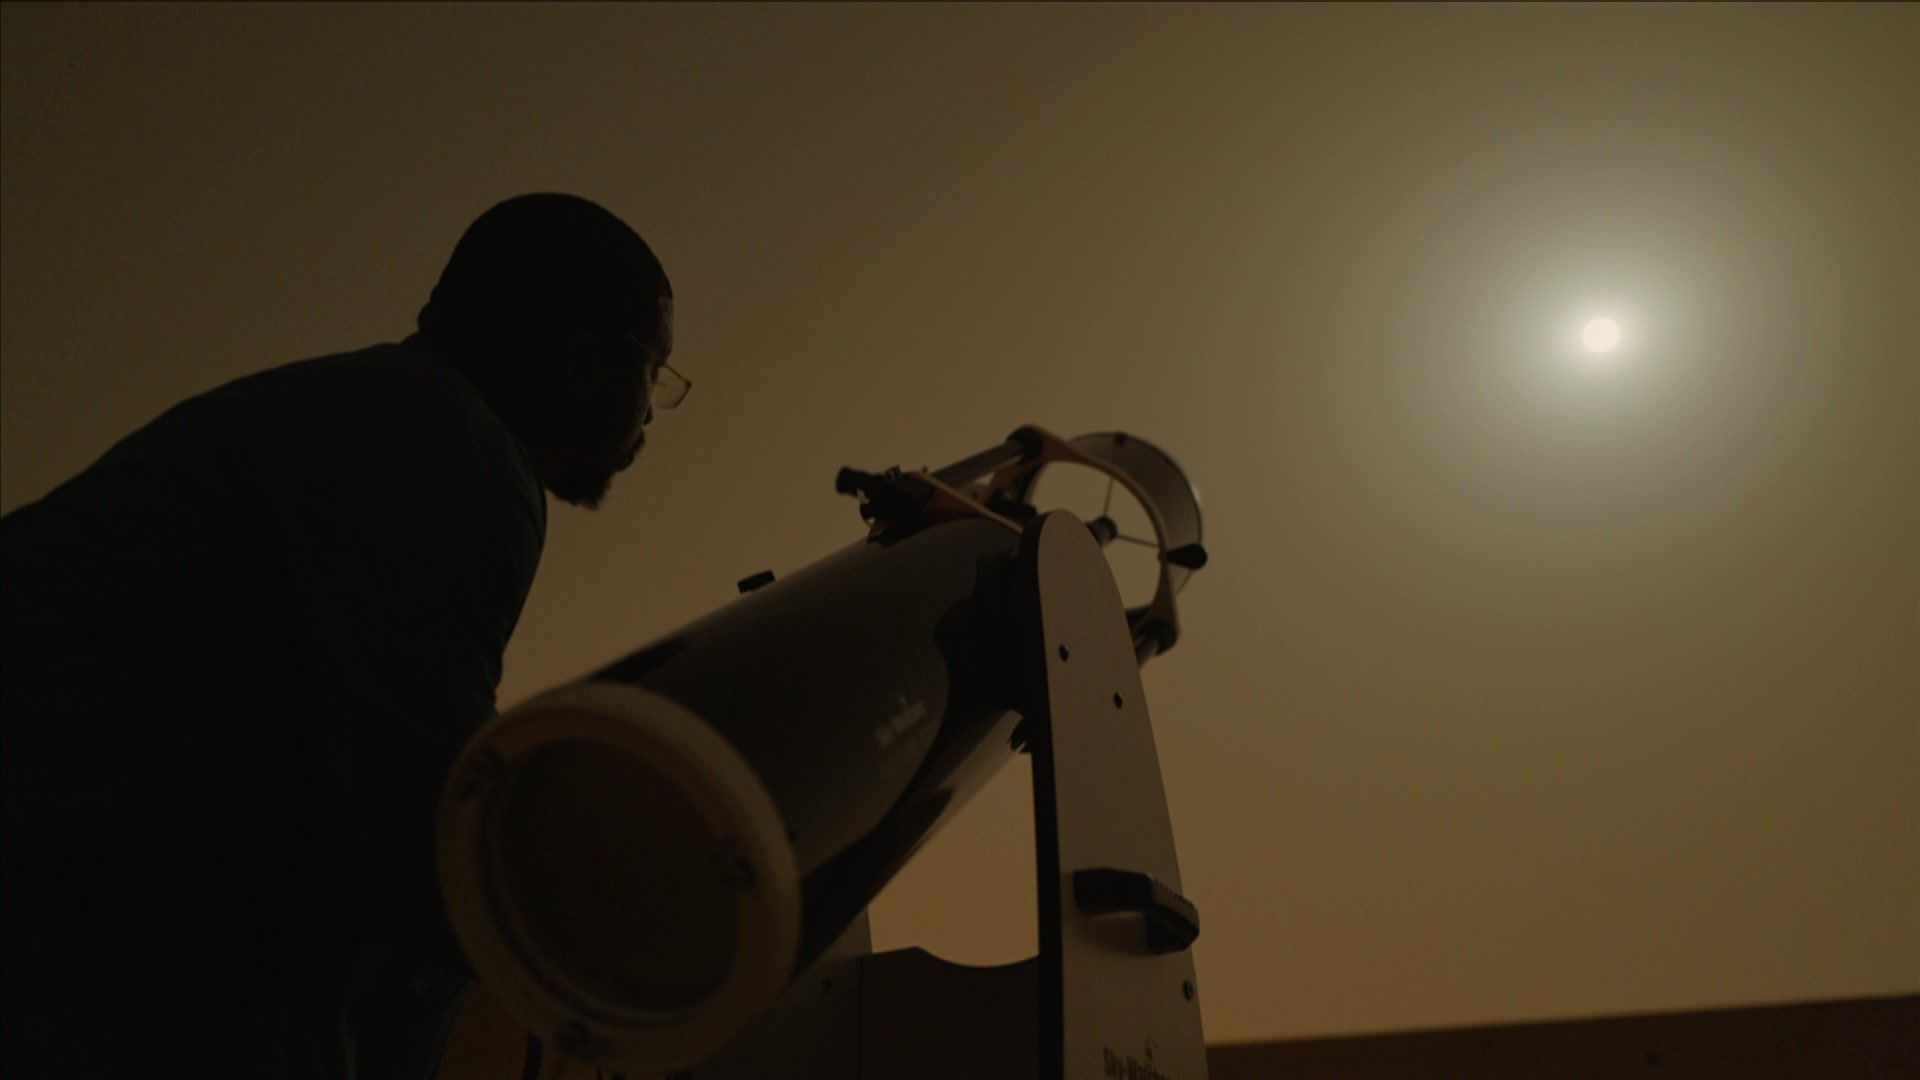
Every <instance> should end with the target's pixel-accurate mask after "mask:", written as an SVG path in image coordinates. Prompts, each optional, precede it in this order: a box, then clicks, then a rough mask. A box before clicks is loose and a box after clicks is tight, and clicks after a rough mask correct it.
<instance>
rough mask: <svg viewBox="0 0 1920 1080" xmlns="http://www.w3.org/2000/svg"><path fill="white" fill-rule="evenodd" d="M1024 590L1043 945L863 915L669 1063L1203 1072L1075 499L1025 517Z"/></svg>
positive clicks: (1194, 928)
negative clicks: (967, 941) (871, 926)
mask: <svg viewBox="0 0 1920 1080" xmlns="http://www.w3.org/2000/svg"><path fill="white" fill-rule="evenodd" d="M1016 575H1017V580H1016V581H1015V582H1014V583H1013V584H1014V585H1015V588H1014V589H1013V590H1012V591H1013V592H1014V593H1015V594H1016V595H1017V596H1019V597H1020V598H1021V600H1022V602H1023V604H1024V605H1025V607H1026V610H1024V611H1020V612H1017V614H1016V621H1017V622H1019V623H1021V624H1023V629H1024V632H1025V633H1026V634H1027V635H1028V638H1027V640H1026V641H1025V642H1024V643H1023V648H1024V651H1025V653H1026V654H1027V655H1028V656H1029V657H1030V658H1031V661H1032V664H1033V667H1032V669H1031V670H1030V671H1028V672H1027V673H1026V679H1025V682H1026V686H1027V689H1026V691H1025V697H1026V700H1024V701H1022V702H1021V703H1020V706H1021V707H1020V711H1021V713H1022V715H1023V716H1024V717H1025V719H1026V720H1027V721H1028V723H1027V725H1026V729H1027V730H1028V731H1029V732H1030V734H1029V736H1028V737H1029V738H1030V739H1031V740H1032V747H1031V748H1032V751H1033V783H1034V833H1035V848H1036V854H1037V857H1038V862H1039V874H1038V879H1037V880H1038V882H1039V916H1040V953H1039V955H1038V956H1035V957H1033V958H1031V959H1028V960H1026V961H1023V962H1021V963H1017V964H1007V965H1002V966H999V967H966V966H962V965H958V964H951V963H948V962H946V961H944V960H941V959H939V958H937V957H935V956H933V955H931V954H929V953H927V952H925V951H924V950H921V949H896V950H893V951H890V952H885V953H881V954H878V955H873V954H872V953H871V948H872V944H871V939H870V936H869V934H868V930H867V922H866V919H865V917H864V916H863V917H862V918H861V919H860V920H859V922H857V923H856V924H855V925H854V926H853V927H852V928H851V929H850V930H848V932H847V933H846V934H845V935H844V936H843V937H842V938H841V940H840V941H839V942H837V943H836V944H835V945H834V946H833V947H832V948H831V949H830V950H829V951H828V952H827V953H826V955H824V956H823V957H822V958H821V959H820V960H819V961H817V962H816V963H815V964H814V965H813V967H812V968H811V969H810V970H809V971H808V972H807V973H806V974H805V975H803V976H801V977H800V978H799V979H797V980H795V982H794V984H793V986H792V987H791V988H790V989H789V990H788V992H787V995H786V997H785V998H783V999H782V1000H781V1003H780V1005H779V1006H778V1007H776V1008H775V1010H774V1012H773V1013H772V1015H770V1016H769V1017H768V1019H767V1020H766V1021H765V1022H764V1023H762V1024H761V1025H760V1026H759V1027H758V1028H756V1029H755V1030H754V1031H753V1032H751V1033H750V1034H748V1035H747V1036H746V1037H745V1038H743V1039H742V1040H741V1041H740V1042H739V1043H737V1044H735V1045H734V1046H733V1047H731V1048H729V1049H728V1050H727V1051H725V1052H724V1053H722V1054H721V1055H720V1056H719V1057H718V1058H716V1059H714V1060H713V1061H710V1062H708V1063H706V1064H704V1065H701V1066H698V1067H696V1068H694V1069H691V1070H688V1071H685V1072H678V1073H673V1074H670V1075H669V1076H668V1077H667V1078H666V1080H748V1078H759V1077H769V1076H782V1077H791V1078H794V1080H893V1078H904V1077H913V1078H915V1080H985V1078H995V1080H1205V1077H1206V1075H1207V1066H1206V1045H1205V1040H1204V1038H1203V1036H1202V1033H1201V1027H1200V1004H1199V994H1198V990H1197V989H1196V987H1195V982H1194V972H1193V954H1192V952H1191V951H1190V950H1189V946H1190V945H1191V944H1192V943H1193V940H1194V938H1195V937H1196V936H1197V935H1198V933H1199V918H1198V915H1197V914H1196V913H1195V911H1194V908H1193V906H1192V905H1191V904H1189V903H1188V902H1187V901H1186V900H1185V899H1184V898H1183V897H1182V896H1181V895H1180V892H1179V890H1180V869H1179V865H1178V863H1177V861H1176V858H1175V854H1174V844H1173V825H1172V821H1171V819H1170V818H1169V817H1168V813H1167V799H1166V791H1165V788H1164V787H1163V785H1162V783H1161V779H1160V761H1159V757H1158V755H1157V754H1156V753H1155V751H1154V744H1153V730H1152V727H1151V725H1150V723H1149V719H1148V716H1147V702H1146V693H1145V692H1144V691H1143V690H1142V688H1141V683H1140V668H1139V661H1138V660H1137V659H1136V657H1135V654H1134V647H1133V640H1132V636H1131V634H1130V633H1129V631H1128V628H1127V622H1126V616H1125V611H1124V609H1123V608H1122V606H1121V601H1120V594H1119V589H1118V587H1117V586H1116V585H1115V584H1114V581H1113V574H1112V571H1111V570H1110V569H1109V567H1108V565H1107V560H1106V556H1105V555H1104V554H1102V552H1101V550H1100V547H1099V545H1098V543H1096V542H1095V540H1094V538H1093V535H1092V534H1091V532H1089V530H1088V529H1087V527H1086V525H1085V524H1084V523H1083V522H1081V521H1080V520H1079V519H1078V518H1075V517H1074V516H1073V515H1071V514H1068V513H1065V512H1060V511H1056V512H1054V513H1050V514H1047V515H1044V516H1043V517H1040V518H1036V519H1035V520H1034V521H1033V522H1032V523H1030V524H1029V525H1028V526H1027V529H1026V532H1025V535H1024V537H1023V540H1022V543H1021V550H1020V555H1019V558H1018V562H1017V566H1016Z"/></svg>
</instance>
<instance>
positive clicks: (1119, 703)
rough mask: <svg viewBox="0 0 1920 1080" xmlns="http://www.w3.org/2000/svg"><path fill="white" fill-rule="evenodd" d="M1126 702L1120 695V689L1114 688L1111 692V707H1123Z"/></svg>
mask: <svg viewBox="0 0 1920 1080" xmlns="http://www.w3.org/2000/svg"><path fill="white" fill-rule="evenodd" d="M1126 704H1127V699H1126V698H1123V697H1121V696H1120V691H1118V690H1115V691H1114V692H1113V707H1114V708H1116V709H1119V708H1124V707H1125V706H1126Z"/></svg>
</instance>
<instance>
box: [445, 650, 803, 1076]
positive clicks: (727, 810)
mask: <svg viewBox="0 0 1920 1080" xmlns="http://www.w3.org/2000/svg"><path fill="white" fill-rule="evenodd" d="M580 747H587V748H603V749H604V750H605V751H606V752H607V753H608V754H609V755H611V756H616V757H619V758H623V759H625V760H626V761H627V762H628V763H629V764H637V765H639V766H641V767H642V768H644V769H647V770H648V771H650V772H652V773H654V774H657V775H658V776H659V777H660V778H663V779H667V780H669V781H670V782H671V784H672V786H673V788H674V790H673V791H672V792H671V793H669V794H668V796H667V797H669V798H671V797H678V798H681V799H684V801H685V805H686V808H688V809H691V810H692V811H694V812H695V813H696V814H697V815H698V816H699V818H700V819H701V820H702V822H703V823H704V825H705V826H706V827H707V828H708V829H709V830H710V831H711V832H712V833H713V834H714V835H715V836H717V837H719V838H720V842H721V844H722V845H724V847H725V850H726V853H727V856H728V857H729V858H730V859H734V860H737V863H738V868H739V873H740V882H741V887H740V888H739V889H738V890H737V891H736V892H734V893H733V894H732V895H733V898H734V899H733V907H734V911H733V920H732V931H733V941H734V944H735V949H734V952H733V955H732V957H731V962H730V965H729V968H728V970H727V972H726V974H725V975H724V976H722V977H720V978H719V979H718V980H717V982H716V983H715V984H714V985H713V986H712V988H711V990H710V991H709V992H707V993H705V994H704V995H702V996H700V997H698V998H697V999H695V1000H692V1001H690V1002H689V1003H688V1004H686V1005H684V1006H678V1007H666V1008H662V1007H660V1006H659V1004H658V1003H657V1002H636V1001H632V1000H621V998H620V995H619V993H618V992H617V991H616V992H610V991H609V989H608V986H607V983H606V982H605V980H597V979H594V978H591V977H590V974H589V973H588V972H586V971H584V970H583V969H581V968H580V966H579V965H578V964H577V963H575V964H570V963H569V962H568V961H567V959H566V956H567V954H568V953H569V952H570V951H571V952H574V953H575V954H577V949H575V950H569V949H568V948H566V947H564V944H565V943H559V944H556V943H555V942H554V941H552V940H549V941H547V942H545V943H544V944H543V942H542V940H541V934H540V931H539V930H538V929H536V925H537V924H538V923H540V920H538V919H535V918H533V917H532V916H531V915H530V914H529V912H528V911H527V910H525V909H526V906H527V905H526V904H525V903H523V902H521V901H520V899H518V898H517V896H516V890H515V888H514V887H513V885H512V884H511V882H510V881H509V877H510V875H509V873H508V870H509V867H508V864H509V863H510V862H511V861H512V859H511V857H510V856H509V855H508V854H506V853H504V850H503V843H504V841H503V839H502V837H503V834H504V832H505V831H506V826H504V825H503V824H502V821H501V815H502V814H503V813H504V812H505V810H506V809H507V808H508V807H509V806H510V805H512V803H513V800H514V799H515V798H516V795H515V791H516V785H517V783H518V782H519V781H520V779H521V778H522V777H524V776H526V775H527V773H528V770H529V768H537V767H538V763H539V762H540V761H541V760H542V759H543V757H551V756H552V754H553V752H555V751H556V750H561V751H565V752H572V751H573V750H576V749H578V748H580ZM476 777H483V778H485V777H490V779H481V780H479V781H478V782H476ZM439 861H440V873H441V885H442V889H443V892H444V894H445V896H446V897H447V908H448V914H449V917H450V919H451V921H452V923H453V928H454V931H455V934H456V936H458V938H459V939H460V941H461V944H462V946H463V947H464V948H465V949H466V951H467V954H468V957H469V959H470V960H471V961H472V962H473V965H474V970H475V971H476V973H477V974H478V975H479V976H480V977H481V979H482V980H483V981H484V982H486V983H487V984H488V986H489V988H490V989H492V990H493V991H494V992H495V993H496V994H497V995H498V996H499V997H500V998H501V1000H502V1003H503V1004H505V1005H506V1006H507V1007H508V1009H509V1011H510V1012H512V1013H514V1014H515V1015H516V1016H517V1017H518V1018H519V1019H521V1020H522V1021H523V1022H525V1023H527V1024H528V1026H529V1027H531V1028H532V1029H533V1030H534V1031H536V1032H538V1033H540V1034H542V1035H543V1036H545V1037H547V1038H549V1039H555V1040H557V1041H558V1042H559V1043H560V1044H561V1045H562V1046H566V1045H567V1044H572V1045H571V1048H570V1049H569V1052H570V1053H571V1054H572V1055H573V1056H576V1057H581V1058H586V1059H589V1060H593V1061H596V1062H599V1063H601V1064H605V1065H609V1066H615V1067H619V1068H625V1069H631V1070H634V1071H638V1070H641V1069H657V1070H672V1069H678V1068H686V1067H689V1066H692V1065H696V1064H698V1063H700V1062H701V1061H703V1060H706V1059H707V1058H709V1057H710V1056H712V1055H713V1054H714V1053H716V1052H717V1051H719V1050H720V1049H722V1048H723V1047H725V1046H726V1045H727V1044H728V1043H729V1042H731V1041H733V1040H734V1039H735V1038H737V1037H738V1036H739V1035H740V1034H742V1033H743V1032H744V1031H745V1030H746V1029H747V1028H749V1027H751V1026H752V1024H753V1023H755V1022H756V1021H757V1020H758V1019H759V1018H760V1017H761V1016H762V1015H763V1014H764V1013H765V1012H766V1011H767V1010H768V1009H770V1008H771V1007H772V1006H773V1004H774V1003H775V1001H776V1000H777V999H778V998H779V996H780V994H781V993H782V992H783V991H784V989H785V987H786V985H787V983H788V982H789V981H790V980H791V978H792V976H793V968H794V964H795V960H796V957H797V954H798V949H799V938H800V924H801V885H800V874H799V870H798V866H797V863H796V861H795V858H794V854H793V848H792V844H791V842H790V841H789V840H788V838H787V834H786V826H785V822H784V819H783V817H782V815H781V814H780V812H779V810H778V808H777V807H776V805H775V804H774V801H773V797H772V796H771V794H769V793H768V791H767V789H766V787H765V785H764V784H763V783H762V782H761V780H760V778H759V776H758V774H757V773H755V772H754V770H753V768H752V766H750V765H749V764H748V763H747V761H746V760H745V759H744V758H743V757H741V756H740V754H739V753H738V752H737V751H736V750H735V749H734V748H733V746H732V745H731V744H730V743H728V742H727V740H726V739H725V737H724V736H722V735H720V734H719V733H718V732H717V731H715V730H714V729H713V728H712V727H711V726H710V725H708V724H707V723H706V722H705V721H703V720H701V719H700V718H699V717H698V716H697V715H696V714H694V713H693V712H692V711H691V710H689V709H687V708H686V707H684V706H682V705H680V704H679V703H678V702H675V701H673V700H672V699H669V698H666V697H664V696H662V695H659V694H656V693H653V692H651V691H648V690H646V689H643V688H640V687H635V686H629V685H624V684H620V683H613V682H608V681H585V682H580V683H575V684H572V685H569V686H564V687H561V688H559V689H557V690H554V691H551V692H549V693H546V694H542V695H540V696H539V697H536V698H533V699H531V700H529V701H527V702H526V703H524V704H522V705H521V706H519V707H517V708H515V709H512V710H510V711H509V712H508V713H507V714H505V715H503V716H502V717H500V718H499V719H498V720H496V721H494V723H493V724H491V725H489V726H488V727H487V728H485V729H483V730H482V731H481V732H480V733H479V734H478V735H476V736H475V738H474V739H473V740H472V742H471V743H469V745H468V747H467V748H466V750H465V751H464V752H463V754H462V756H461V760H460V762H459V763H458V764H457V765H456V767H455V769H454V771H453V773H452V774H451V776H450V777H449V781H448V786H447V790H446V795H445V797H444V798H443V801H442V811H441V821H440V838H439Z"/></svg>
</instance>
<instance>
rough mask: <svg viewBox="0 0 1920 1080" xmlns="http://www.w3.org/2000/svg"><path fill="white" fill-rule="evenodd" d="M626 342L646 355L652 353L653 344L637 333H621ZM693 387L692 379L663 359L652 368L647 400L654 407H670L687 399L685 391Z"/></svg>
mask: <svg viewBox="0 0 1920 1080" xmlns="http://www.w3.org/2000/svg"><path fill="white" fill-rule="evenodd" d="M623 336H624V337H625V338H626V340H627V343H628V344H630V345H632V346H633V347H634V348H635V349H637V350H639V351H640V352H642V353H645V354H646V355H648V356H652V355H653V351H654V350H653V346H651V345H648V344H647V343H646V342H643V341H641V340H640V338H639V336H638V335H635V334H626V335H623ZM692 389H693V380H692V379H689V378H687V377H686V376H685V375H682V374H680V373H679V372H677V371H675V370H673V365H672V364H669V363H667V362H666V361H665V360H662V361H660V366H659V367H657V368H654V369H653V386H652V387H651V388H650V394H649V396H648V399H647V400H648V401H649V402H651V403H652V405H653V407H654V408H656V409H671V408H673V407H674V406H675V405H678V404H680V403H681V402H683V401H685V400H687V392H688V391H690V390H692Z"/></svg>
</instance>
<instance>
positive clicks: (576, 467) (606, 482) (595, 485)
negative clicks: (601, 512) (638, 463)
mask: <svg viewBox="0 0 1920 1080" xmlns="http://www.w3.org/2000/svg"><path fill="white" fill-rule="evenodd" d="M645 445H646V440H645V438H644V437H642V439H641V440H640V441H639V442H636V443H635V444H634V445H633V446H632V447H629V448H624V449H622V450H620V451H618V452H616V453H606V454H595V455H592V457H590V458H587V457H575V456H573V455H568V456H567V458H566V459H565V460H562V461H556V462H554V463H553V464H552V466H551V467H550V468H549V469H548V470H547V490H548V491H551V492H553V494H554V496H555V497H556V498H558V499H560V500H561V501H562V502H565V503H568V504H571V505H573V506H578V507H580V508H581V509H583V510H598V509H600V503H601V502H602V501H603V500H604V499H606V497H607V492H608V491H610V490H611V489H612V488H613V478H614V477H615V476H618V475H619V474H620V473H622V472H625V471H626V470H627V468H628V467H629V466H631V465H632V464H633V462H634V459H635V458H637V457H638V456H639V454H640V451H641V449H642V448H644V447H645Z"/></svg>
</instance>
